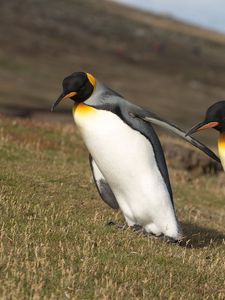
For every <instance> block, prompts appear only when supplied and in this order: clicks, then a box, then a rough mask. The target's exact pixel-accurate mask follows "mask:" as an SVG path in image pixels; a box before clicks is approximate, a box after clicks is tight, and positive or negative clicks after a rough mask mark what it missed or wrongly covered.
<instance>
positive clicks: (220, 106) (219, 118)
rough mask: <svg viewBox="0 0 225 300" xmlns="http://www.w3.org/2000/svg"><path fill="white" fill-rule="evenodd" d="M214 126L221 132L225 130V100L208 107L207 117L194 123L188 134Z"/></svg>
mask: <svg viewBox="0 0 225 300" xmlns="http://www.w3.org/2000/svg"><path fill="white" fill-rule="evenodd" d="M207 128H214V129H216V130H218V131H219V132H220V133H222V132H225V101H224V100H223V101H219V102H216V103H214V104H213V105H212V106H210V107H209V108H208V109H207V112H206V115H205V119H204V120H203V121H202V122H200V123H198V124H196V125H194V126H193V127H192V128H191V129H190V130H189V131H188V132H187V134H186V136H187V135H191V134H193V133H195V132H196V131H199V130H202V129H207Z"/></svg>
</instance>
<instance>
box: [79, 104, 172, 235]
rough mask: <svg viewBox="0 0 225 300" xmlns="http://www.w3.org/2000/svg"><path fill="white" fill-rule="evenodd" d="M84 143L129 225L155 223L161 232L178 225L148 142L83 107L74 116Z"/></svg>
mask: <svg viewBox="0 0 225 300" xmlns="http://www.w3.org/2000/svg"><path fill="white" fill-rule="evenodd" d="M74 119H75V122H76V124H77V126H78V128H79V130H80V132H81V134H82V137H83V140H84V142H85V144H86V146H87V148H88V150H89V152H90V154H91V155H92V157H93V158H94V160H95V162H96V164H97V166H98V167H99V169H100V170H101V172H102V174H103V175H104V177H105V179H106V180H107V182H108V184H109V185H110V187H111V189H112V191H113V193H114V195H115V197H116V199H117V201H118V204H119V206H120V208H121V210H122V212H123V214H124V216H125V218H126V220H127V221H128V222H130V223H136V224H140V225H142V226H146V228H147V226H151V224H152V223H153V224H157V226H158V227H160V231H161V232H164V233H165V231H166V230H170V227H171V224H172V227H173V228H174V226H175V227H176V230H175V231H177V223H176V217H175V214H174V210H173V207H172V203H171V200H170V195H169V192H168V190H167V187H166V184H165V182H164V180H163V178H162V175H161V173H160V171H159V169H158V167H157V164H156V160H155V155H154V152H153V148H152V145H151V143H150V142H149V141H148V140H147V139H146V138H145V137H144V136H143V135H142V134H140V133H139V132H138V131H136V130H133V129H132V128H130V127H129V126H128V125H127V124H126V123H124V122H123V121H122V120H121V119H120V118H119V117H118V116H116V115H115V114H113V113H111V112H109V111H104V110H97V109H94V108H87V107H86V108H85V105H84V104H80V105H79V106H78V108H77V109H76V110H75V113H74Z"/></svg>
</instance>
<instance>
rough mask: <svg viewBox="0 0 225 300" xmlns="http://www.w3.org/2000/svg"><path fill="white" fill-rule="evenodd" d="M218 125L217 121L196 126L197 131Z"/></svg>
mask: <svg viewBox="0 0 225 300" xmlns="http://www.w3.org/2000/svg"><path fill="white" fill-rule="evenodd" d="M218 125H219V123H218V122H210V123H208V124H205V125H203V126H202V127H200V128H198V130H197V131H199V130H202V129H207V128H213V127H216V126H218Z"/></svg>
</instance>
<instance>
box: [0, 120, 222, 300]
mask: <svg viewBox="0 0 225 300" xmlns="http://www.w3.org/2000/svg"><path fill="white" fill-rule="evenodd" d="M0 164H1V172H0V182H1V185H0V214H1V216H0V298H1V299H225V288H224V286H225V279H224V278H225V276H224V274H225V264H224V257H225V233H224V228H225V226H224V225H225V208H224V198H225V191H224V190H223V187H222V182H223V181H224V174H221V175H219V176H217V177H216V176H214V177H210V176H208V177H207V176H205V177H196V178H192V179H191V180H190V174H187V173H186V172H185V171H177V170H170V173H171V180H172V183H173V189H174V198H175V204H176V207H177V213H178V216H179V219H180V220H181V223H182V226H183V228H184V232H185V234H186V236H187V237H186V241H185V243H184V244H183V245H182V246H178V245H173V244H167V243H165V242H162V241H160V240H157V239H152V238H147V237H144V236H142V235H139V234H137V233H135V232H133V231H132V230H128V229H127V230H118V229H115V228H113V227H109V226H106V225H105V224H106V221H107V220H109V219H114V220H116V221H118V222H120V223H122V222H124V220H123V218H122V216H121V214H120V213H118V212H114V211H113V210H111V209H109V208H108V207H107V206H106V205H105V204H104V203H103V201H101V200H100V198H99V196H98V194H97V192H96V190H95V187H94V184H93V183H92V179H91V174H90V170H89V166H88V154H87V152H86V150H85V147H84V146H83V143H82V141H81V138H80V136H79V134H78V133H77V131H76V129H75V127H74V126H70V125H62V124H61V125H59V124H57V125H50V124H40V123H38V124H37V123H33V122H31V121H26V120H25V121H21V120H19V119H18V120H15V119H14V120H12V119H5V118H1V120H0ZM188 178H189V180H188Z"/></svg>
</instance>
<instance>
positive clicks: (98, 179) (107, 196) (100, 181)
mask: <svg viewBox="0 0 225 300" xmlns="http://www.w3.org/2000/svg"><path fill="white" fill-rule="evenodd" d="M89 162H90V166H91V171H92V175H93V179H94V181H95V184H96V187H97V190H98V192H99V195H100V196H101V198H102V200H103V201H104V202H105V203H106V204H108V205H109V206H110V207H111V208H113V209H119V204H118V202H117V200H116V197H115V196H114V194H113V192H112V190H111V188H110V186H109V185H108V183H107V181H106V180H105V178H104V176H103V175H102V173H101V171H100V170H99V168H98V166H97V165H96V163H95V161H94V159H93V158H92V156H91V155H89Z"/></svg>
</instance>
